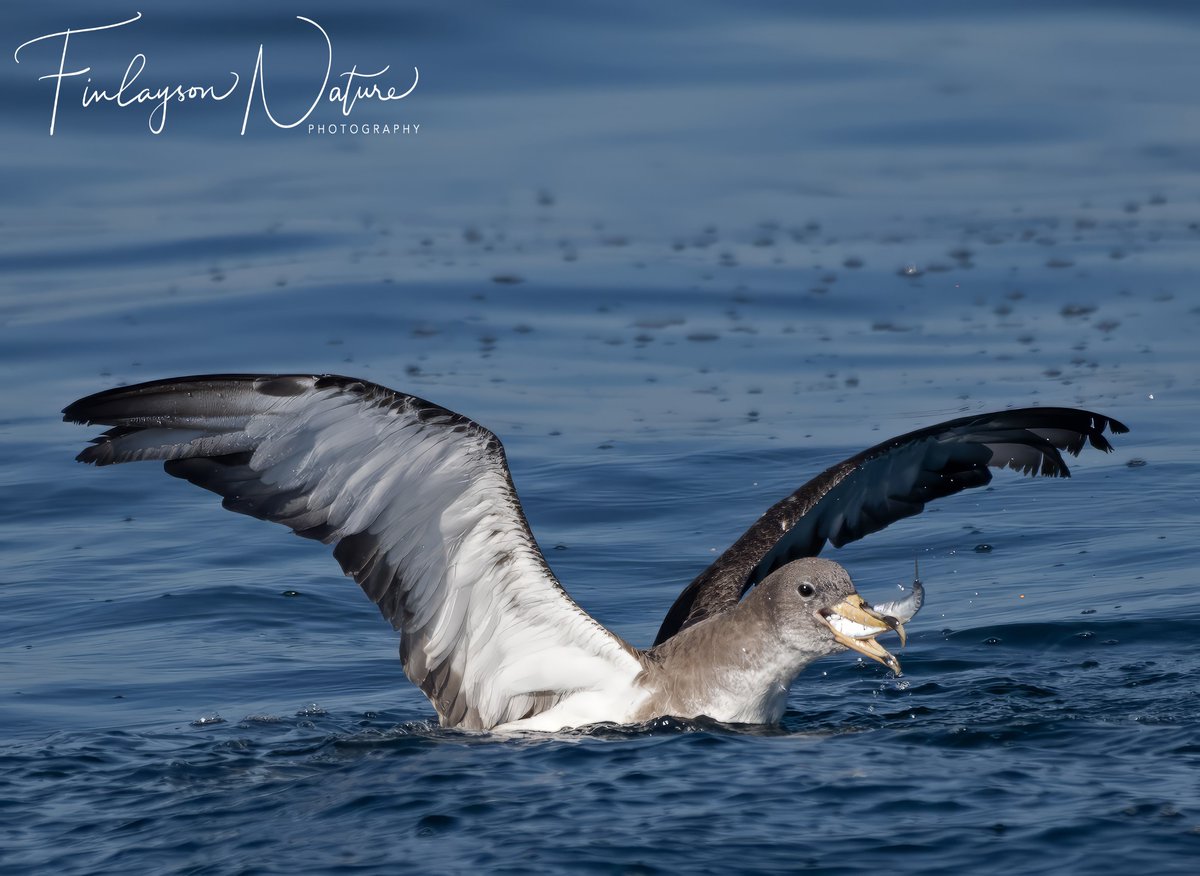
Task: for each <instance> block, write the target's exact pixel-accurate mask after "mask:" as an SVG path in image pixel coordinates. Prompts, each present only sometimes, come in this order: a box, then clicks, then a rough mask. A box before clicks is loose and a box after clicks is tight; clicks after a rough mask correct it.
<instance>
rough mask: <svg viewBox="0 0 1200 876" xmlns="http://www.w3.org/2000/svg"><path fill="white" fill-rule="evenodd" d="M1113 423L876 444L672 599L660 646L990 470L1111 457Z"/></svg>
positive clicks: (1005, 420)
mask: <svg viewBox="0 0 1200 876" xmlns="http://www.w3.org/2000/svg"><path fill="white" fill-rule="evenodd" d="M1106 428H1107V429H1108V430H1109V431H1111V432H1112V433H1114V434H1118V433H1122V432H1128V431H1129V430H1128V429H1127V428H1126V427H1125V426H1124V425H1123V424H1121V423H1119V422H1117V421H1116V420H1113V419H1111V418H1109V417H1104V416H1101V415H1100V414H1094V413H1091V412H1090V411H1081V410H1076V409H1074V408H1019V409H1015V410H1010V411H1000V412H998V413H992V414H979V415H976V416H971V417H962V418H961V419H957V420H950V421H948V422H945V423H939V424H937V425H936V426H929V427H928V428H925V429H918V430H917V431H915V432H909V433H908V434H907V435H901V436H899V437H897V438H892V439H891V440H889V441H884V442H883V443H882V444H877V445H875V446H874V447H872V448H870V449H868V450H864V451H863V452H862V453H859V454H857V455H856V456H852V457H850V458H849V459H847V460H845V461H844V462H840V463H838V464H837V465H835V466H833V467H832V468H830V469H828V470H826V471H824V472H822V473H821V474H820V475H818V476H817V477H815V478H813V479H812V480H811V481H809V482H808V483H807V484H805V485H804V486H803V487H801V488H800V489H798V490H797V491H796V492H794V493H792V495H790V496H788V497H787V498H786V499H784V500H782V501H781V502H778V503H776V504H775V505H773V506H771V508H770V509H768V511H767V512H766V513H765V514H763V516H762V517H760V518H759V519H758V521H757V522H756V523H755V524H754V525H753V526H751V527H750V528H749V529H748V530H746V532H745V533H744V534H743V535H742V537H741V538H739V539H738V540H737V541H736V542H734V543H733V545H732V546H731V547H730V548H729V549H728V550H727V551H725V553H723V554H721V556H720V557H718V558H717V560H716V561H715V562H714V563H713V564H712V565H711V566H709V567H708V568H707V569H705V570H704V571H703V572H702V573H701V574H700V575H699V577H697V578H696V580H694V581H693V582H692V583H691V584H689V585H688V586H687V587H686V588H685V589H684V591H683V592H682V593H681V594H680V595H679V598H678V599H676V600H675V604H674V605H672V606H671V610H670V611H669V612H667V617H666V619H665V620H664V621H663V624H662V627H661V628H660V629H659V631H658V637H657V638H656V639H655V644H658V643H660V642H664V641H666V640H667V639H669V638H670V637H671V636H673V635H675V633H677V632H679V630H681V629H683V628H685V627H689V626H691V625H692V624H694V623H697V622H699V621H701V620H704V619H705V618H706V617H712V616H713V615H716V614H720V613H721V612H724V611H728V610H729V609H730V608H732V607H733V606H735V605H737V603H738V601H739V600H740V599H741V598H742V595H743V594H744V593H745V592H746V591H747V590H748V589H750V588H751V587H753V586H754V585H755V584H757V583H758V582H759V581H761V580H762V579H763V578H765V577H766V576H767V575H769V574H770V573H771V572H772V571H774V570H775V569H777V568H779V567H780V566H782V565H783V564H784V563H787V562H790V561H791V560H794V559H797V558H799V557H811V556H816V555H817V554H818V553H820V551H821V549H822V548H823V547H824V546H825V543H826V542H830V543H832V544H833V546H834V547H841V546H842V545H844V544H849V543H850V542H852V541H856V540H857V539H860V538H862V537H863V536H864V535H869V534H871V533H872V532H878V531H879V530H880V529H883V528H884V527H885V526H887V525H889V524H891V523H895V522H896V521H897V520H900V519H901V518H904V517H909V516H911V515H913V514H919V513H920V512H921V511H922V510H924V508H925V503H927V502H930V501H932V500H934V499H940V498H941V497H943V496H949V495H952V494H954V493H957V492H959V491H960V490H965V489H968V488H969V487H980V486H983V485H984V484H986V483H988V482H989V481H990V480H991V479H992V473H991V471H989V467H990V468H1011V469H1014V470H1016V471H1019V472H1021V473H1022V474H1025V475H1044V476H1049V477H1069V476H1070V471H1069V469H1068V468H1067V464H1066V462H1065V461H1064V460H1063V457H1062V454H1061V453H1060V452H1059V451H1061V450H1065V451H1067V452H1068V453H1070V454H1071V455H1073V456H1078V455H1079V452H1080V451H1081V450H1082V449H1083V446H1084V444H1085V443H1090V444H1091V445H1092V446H1093V447H1095V448H1097V449H1098V450H1103V451H1105V452H1106V453H1107V452H1109V451H1111V450H1112V446H1111V445H1110V444H1109V443H1108V439H1107V438H1105V437H1104V430H1105V429H1106Z"/></svg>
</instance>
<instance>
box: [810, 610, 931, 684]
mask: <svg viewBox="0 0 1200 876" xmlns="http://www.w3.org/2000/svg"><path fill="white" fill-rule="evenodd" d="M914 614H915V612H914ZM814 616H815V617H816V618H817V620H819V621H820V622H821V623H823V624H825V626H827V627H829V629H830V630H832V631H833V638H834V639H836V640H837V641H838V642H839V643H841V644H842V645H845V646H846V647H847V648H851V649H853V650H855V651H857V652H858V653H860V654H864V655H866V656H867V657H870V658H871V659H872V660H878V661H879V662H880V663H882V664H883V665H884V666H886V667H887V668H888V669H890V670H892V672H894V673H896V674H897V675H899V674H900V661H899V660H897V659H896V658H895V657H893V656H892V655H891V654H890V653H889V652H888V651H887V649H886V648H884V647H883V646H882V645H880V644H879V643H878V642H876V641H875V637H876V636H878V635H879V634H880V633H887V632H894V633H896V634H898V635H899V636H900V645H901V646H903V645H904V641H905V634H904V624H902V623H901V622H900V621H898V620H896V618H894V617H892V616H891V615H886V614H881V613H879V612H878V611H876V610H875V609H873V608H871V606H869V605H868V604H867V602H866V600H864V599H863V598H862V597H861V596H859V595H858V594H857V593H855V594H852V595H850V596H847V597H846V598H845V599H843V600H842V601H841V602H839V603H838V604H837V605H835V606H834V607H833V608H823V609H820V610H819V611H816V612H814Z"/></svg>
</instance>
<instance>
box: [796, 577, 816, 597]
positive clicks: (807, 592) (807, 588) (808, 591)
mask: <svg viewBox="0 0 1200 876" xmlns="http://www.w3.org/2000/svg"><path fill="white" fill-rule="evenodd" d="M796 590H797V592H799V594H800V595H801V596H803V597H804V598H805V599H808V598H810V597H811V596H812V595H813V594H814V593H816V592H817V591H816V589H815V588H814V587H813V586H812V585H811V584H809V583H808V582H807V581H803V582H801V584H800V586H799V587H797V588H796Z"/></svg>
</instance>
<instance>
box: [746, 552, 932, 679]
mask: <svg viewBox="0 0 1200 876" xmlns="http://www.w3.org/2000/svg"><path fill="white" fill-rule="evenodd" d="M745 603H746V608H747V609H750V610H751V611H753V612H754V613H755V614H757V615H759V616H760V617H765V618H768V619H769V622H770V623H771V625H772V626H773V628H774V633H775V635H776V636H777V637H778V638H779V639H780V640H781V641H783V642H784V643H785V644H787V645H788V646H790V647H791V648H794V649H795V650H796V651H797V652H800V653H803V654H805V655H810V656H809V658H808V659H810V660H811V659H815V658H816V657H820V656H824V655H825V654H833V653H835V652H837V651H840V650H842V648H851V649H853V650H855V651H858V652H859V653H860V654H863V655H865V656H867V657H870V658H871V659H872V660H878V661H879V662H880V663H882V664H883V665H885V666H887V667H888V668H889V669H891V670H892V671H893V672H897V673H899V671H900V662H899V661H898V660H897V659H896V658H895V657H893V656H892V655H891V654H890V653H888V651H887V650H886V649H885V648H884V647H883V646H882V645H880V644H879V643H878V642H877V641H875V637H876V636H878V635H879V634H880V633H886V632H895V633H897V634H899V636H900V642H901V644H903V643H904V626H903V624H902V623H901V619H898V618H896V617H893V616H889V615H885V614H881V613H880V612H878V611H876V610H875V609H873V608H872V607H871V606H870V605H869V604H868V603H867V602H866V601H865V600H864V599H863V598H862V597H861V596H859V595H858V593H857V591H855V589H854V582H853V581H851V580H850V575H849V574H848V573H847V572H846V570H845V569H843V568H842V567H841V566H839V565H838V564H837V563H834V562H832V561H830V560H822V559H819V558H817V557H805V558H803V559H799V560H793V561H792V562H790V563H788V564H787V565H785V566H782V567H781V568H779V569H776V570H775V571H774V572H772V573H771V574H770V575H768V576H767V577H766V578H765V579H764V580H763V581H762V583H760V584H758V585H757V586H756V587H755V588H754V589H753V590H751V591H750V593H749V594H747V596H746V599H745ZM915 610H916V608H915V607H914V608H913V612H915ZM908 615H909V616H911V612H909V613H908ZM902 619H903V620H907V619H908V618H907V617H904V618H902Z"/></svg>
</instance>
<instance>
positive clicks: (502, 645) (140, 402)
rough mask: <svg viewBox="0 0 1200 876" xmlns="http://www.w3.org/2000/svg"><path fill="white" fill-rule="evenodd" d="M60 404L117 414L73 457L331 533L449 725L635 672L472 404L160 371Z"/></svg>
mask: <svg viewBox="0 0 1200 876" xmlns="http://www.w3.org/2000/svg"><path fill="white" fill-rule="evenodd" d="M63 415H64V419H66V420H70V421H73V422H77V423H88V424H91V423H100V424H103V425H106V426H111V427H112V428H110V429H109V430H108V431H107V432H105V433H104V434H103V435H101V436H100V437H99V438H97V439H95V440H94V442H93V443H92V446H90V447H88V448H87V449H85V450H84V451H83V452H82V453H80V454H79V456H78V459H79V460H81V461H83V462H90V463H95V464H96V465H109V464H112V463H120V462H131V461H134V460H142V459H157V460H163V461H164V462H165V468H166V470H167V472H168V473H170V474H172V475H175V476H176V477H180V478H185V479H186V480H189V481H191V482H192V483H193V484H197V485H198V486H201V487H204V488H205V489H208V490H211V491H213V492H214V493H218V494H219V495H221V496H222V497H224V502H223V504H224V506H225V507H226V508H229V509H230V510H232V511H239V512H241V513H243V514H249V515H251V516H253V517H258V518H261V519H263V520H270V521H273V522H275V523H282V524H283V525H285V526H289V527H291V528H292V529H293V530H294V531H295V532H296V533H297V534H298V535H302V536H304V537H306V538H313V539H318V540H320V541H322V542H325V543H326V544H333V545H335V547H334V550H333V554H334V557H336V558H337V560H338V562H339V563H340V564H341V566H342V569H343V570H344V571H345V573H346V574H347V575H350V576H352V577H353V578H354V580H355V581H357V582H358V583H359V584H360V585H361V586H362V589H363V590H364V591H365V592H366V594H367V595H368V596H369V597H370V598H371V599H372V600H374V601H375V603H376V604H377V605H378V606H379V610H380V612H382V613H383V616H384V617H385V618H387V619H388V620H389V621H391V622H392V625H393V626H394V627H396V628H397V629H399V630H400V631H401V646H400V650H401V657H402V659H403V661H404V670H405V672H406V673H407V674H408V676H409V678H411V679H412V680H413V682H415V683H416V684H417V685H418V686H419V687H420V688H421V690H422V691H424V692H425V694H426V695H427V696H428V697H429V699H430V700H431V701H432V702H433V704H434V706H435V708H436V709H437V712H438V715H439V717H440V718H441V720H442V723H443V724H444V725H447V726H459V727H466V728H483V729H486V728H490V727H493V726H496V725H498V724H503V723H506V722H508V721H514V720H519V719H521V718H525V717H530V716H532V715H536V714H538V713H540V712H542V711H544V710H546V709H548V708H550V707H551V706H553V705H554V704H555V703H556V702H557V701H558V700H560V699H561V698H562V697H563V696H564V695H565V694H567V693H571V692H576V691H586V690H589V689H590V688H592V687H593V686H602V685H603V684H604V683H605V681H606V680H607V679H611V678H612V677H613V676H614V675H616V676H624V675H627V674H629V675H635V674H636V673H637V672H638V671H640V669H641V665H640V663H639V662H638V659H637V657H636V656H635V654H634V651H633V650H632V649H631V648H630V647H629V646H628V645H626V644H625V643H624V642H622V641H621V640H620V639H619V638H617V637H616V636H615V635H613V634H612V633H610V632H609V631H608V630H606V629H605V628H604V627H602V626H600V624H598V623H597V622H596V621H594V620H593V619H592V618H591V617H590V616H588V615H587V613H585V612H584V611H583V610H582V609H581V608H580V607H579V606H578V605H576V604H575V602H574V601H573V600H572V599H571V598H570V597H569V596H568V595H567V594H566V592H565V591H564V590H563V589H562V587H561V586H560V585H559V583H558V581H557V580H556V579H555V577H554V575H553V573H552V572H551V571H550V569H549V567H548V566H547V565H546V561H545V559H544V557H543V556H542V554H541V551H540V550H539V549H538V546H537V543H536V542H535V541H534V539H533V536H532V534H531V533H530V531H529V526H528V524H527V522H526V520H525V515H524V513H523V512H522V510H521V505H520V502H519V500H518V499H517V494H516V490H515V489H514V487H513V483H512V478H511V476H510V474H509V470H508V464H507V462H506V460H505V456H504V450H503V448H502V447H501V445H500V442H499V441H498V440H497V439H496V437H495V436H494V435H493V434H492V433H491V432H489V431H487V430H486V429H484V428H483V427H482V426H480V425H478V424H477V423H474V422H472V421H471V420H469V419H467V418H466V417H463V416H460V415H459V414H455V413H453V412H451V411H448V410H446V409H444V408H441V407H438V406H437V405H434V404H432V403H430V402H427V401H424V400H422V399H419V398H416V397H414V396H410V395H403V394H401V393H397V392H393V391H392V390H389V389H386V388H384V387H382V386H377V385H375V384H372V383H367V382H365V381H361V380H354V379H352V378H347V377H338V376H335V375H323V376H304V375H284V376H270V375H214V376H207V377H184V378H177V379H172V380H162V381H154V382H151V383H143V384H139V385H137V386H128V387H121V388H117V389H112V390H109V391H107V392H102V393H98V394H96V395H92V396H89V397H87V398H84V399H81V400H79V401H77V402H75V403H74V404H72V405H70V406H69V407H67V408H66V409H65V410H64V411H63Z"/></svg>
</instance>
